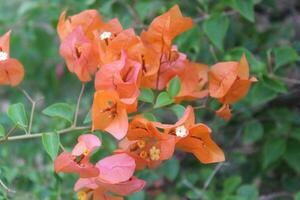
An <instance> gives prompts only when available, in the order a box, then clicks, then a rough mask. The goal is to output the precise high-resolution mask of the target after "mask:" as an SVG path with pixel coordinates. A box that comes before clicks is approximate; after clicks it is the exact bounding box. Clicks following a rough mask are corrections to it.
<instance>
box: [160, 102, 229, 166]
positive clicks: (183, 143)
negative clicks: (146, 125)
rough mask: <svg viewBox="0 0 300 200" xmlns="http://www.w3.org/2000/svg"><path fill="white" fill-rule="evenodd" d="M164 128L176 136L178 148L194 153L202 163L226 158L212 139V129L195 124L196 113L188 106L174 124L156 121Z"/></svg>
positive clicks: (220, 160) (166, 131) (167, 132)
mask: <svg viewBox="0 0 300 200" xmlns="http://www.w3.org/2000/svg"><path fill="white" fill-rule="evenodd" d="M154 124H155V125H156V126H157V127H159V128H163V129H164V130H165V133H166V134H171V135H174V136H175V137H176V148H179V149H181V150H183V151H186V152H190V153H193V154H194V155H195V156H196V157H197V158H198V159H199V160H200V161H201V162H202V163H215V162H222V161H224V160H225V158H224V153H223V151H222V150H221V149H220V147H218V145H217V144H216V143H215V142H214V141H213V140H212V139H211V137H210V134H211V129H210V128H209V127H208V126H206V125H205V124H202V123H198V124H195V114H194V110H193V108H192V107H191V106H188V107H187V108H186V110H185V112H184V114H183V116H182V118H181V119H179V120H178V121H177V122H176V123H175V124H174V125H171V124H170V125H165V124H161V123H160V122H156V123H154Z"/></svg>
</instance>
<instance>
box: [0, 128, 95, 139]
mask: <svg viewBox="0 0 300 200" xmlns="http://www.w3.org/2000/svg"><path fill="white" fill-rule="evenodd" d="M89 129H91V127H90V126H79V127H70V128H66V129H62V130H59V131H57V134H59V135H61V134H65V133H69V132H72V131H82V130H89ZM43 133H52V131H49V132H41V133H35V134H30V135H29V134H27V135H26V134H25V135H17V136H11V137H7V138H3V139H0V143H1V142H4V141H12V140H23V139H31V138H39V137H42V135H43Z"/></svg>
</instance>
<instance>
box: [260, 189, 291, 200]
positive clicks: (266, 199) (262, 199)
mask: <svg viewBox="0 0 300 200" xmlns="http://www.w3.org/2000/svg"><path fill="white" fill-rule="evenodd" d="M280 197H290V198H291V199H292V198H293V195H292V194H290V193H288V192H285V191H282V192H276V193H272V194H268V195H263V196H260V197H259V198H258V200H273V199H278V198H280Z"/></svg>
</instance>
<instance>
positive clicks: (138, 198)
mask: <svg viewBox="0 0 300 200" xmlns="http://www.w3.org/2000/svg"><path fill="white" fill-rule="evenodd" d="M127 199H128V200H144V199H145V191H144V190H142V191H139V192H136V193H134V194H132V195H130V196H128V197H127Z"/></svg>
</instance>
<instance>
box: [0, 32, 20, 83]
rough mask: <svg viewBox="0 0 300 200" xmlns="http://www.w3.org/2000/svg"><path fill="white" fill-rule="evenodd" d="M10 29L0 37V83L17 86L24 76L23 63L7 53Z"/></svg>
mask: <svg viewBox="0 0 300 200" xmlns="http://www.w3.org/2000/svg"><path fill="white" fill-rule="evenodd" d="M9 42H10V31H8V32H7V33H5V34H4V35H3V36H2V37H0V85H10V86H17V85H19V84H20V83H21V81H22V80H23V77H24V68H23V65H22V64H21V63H20V62H19V61H18V60H17V59H15V58H11V57H10V55H9V53H10V52H9V46H10V45H9Z"/></svg>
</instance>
